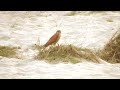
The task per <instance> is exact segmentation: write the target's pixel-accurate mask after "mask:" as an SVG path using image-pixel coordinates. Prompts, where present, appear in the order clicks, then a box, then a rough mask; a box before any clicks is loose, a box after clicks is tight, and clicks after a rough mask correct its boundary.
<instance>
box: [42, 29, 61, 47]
mask: <svg viewBox="0 0 120 90" xmlns="http://www.w3.org/2000/svg"><path fill="white" fill-rule="evenodd" d="M60 37H61V31H60V30H57V32H56V33H55V34H54V35H53V36H52V37H51V38H50V39H49V40H48V42H47V43H46V44H45V45H44V47H47V46H49V45H52V44H53V45H55V44H56V43H57V42H58V41H59V39H60Z"/></svg>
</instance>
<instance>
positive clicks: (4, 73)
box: [0, 12, 120, 79]
mask: <svg viewBox="0 0 120 90" xmlns="http://www.w3.org/2000/svg"><path fill="white" fill-rule="evenodd" d="M11 13H12V12H0V45H9V46H20V47H21V50H20V51H19V56H20V58H21V59H15V58H5V57H0V78H78V79H79V78H120V64H109V63H107V62H103V63H101V64H96V63H92V62H86V61H84V62H81V63H77V64H71V63H59V64H49V63H46V62H44V61H39V60H34V59H33V57H34V56H35V55H36V53H37V52H36V51H34V50H32V48H31V46H32V45H34V44H36V43H38V39H39V44H44V43H46V41H47V40H48V39H49V38H50V37H51V36H52V35H53V34H54V33H55V32H56V30H58V29H59V30H61V31H62V36H61V39H60V41H59V43H60V44H73V45H76V46H78V47H87V48H90V49H92V50H95V49H96V50H97V49H100V48H103V47H104V45H105V44H106V43H107V41H109V39H110V38H111V37H112V35H113V34H114V33H115V32H116V31H117V30H118V29H119V26H120V13H119V12H108V13H105V14H101V13H98V14H77V15H75V16H66V13H69V12H44V13H43V12H42V14H40V15H39V14H38V13H37V12H30V13H28V12H27V13H25V12H19V13H18V12H16V13H14V14H13V13H12V14H11ZM109 20H110V21H109Z"/></svg>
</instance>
